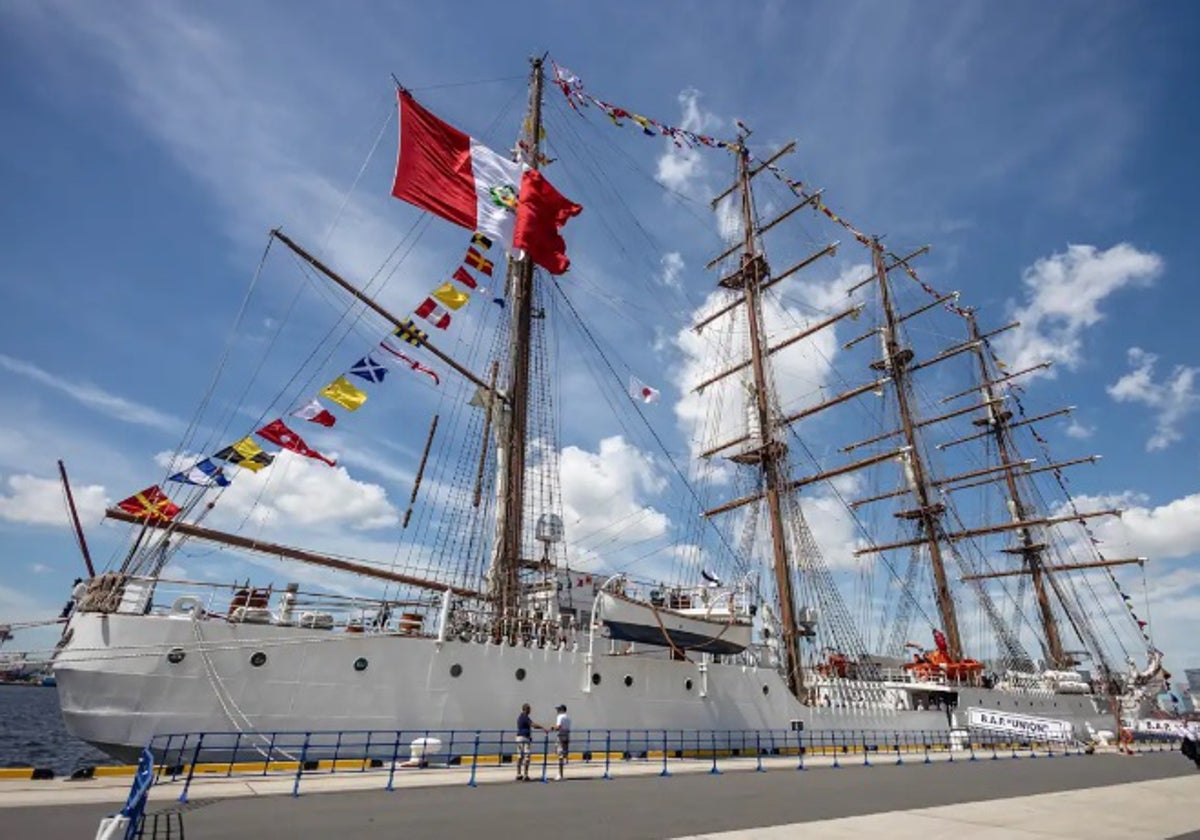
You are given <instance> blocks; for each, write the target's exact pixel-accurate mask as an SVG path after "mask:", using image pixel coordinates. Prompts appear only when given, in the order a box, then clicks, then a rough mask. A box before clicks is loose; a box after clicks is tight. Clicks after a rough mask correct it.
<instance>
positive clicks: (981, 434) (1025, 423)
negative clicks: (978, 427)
mask: <svg viewBox="0 0 1200 840" xmlns="http://www.w3.org/2000/svg"><path fill="white" fill-rule="evenodd" d="M1074 410H1075V406H1073V405H1069V406H1067V407H1066V408H1060V409H1057V410H1056V411H1048V412H1046V413H1045V414H1039V415H1038V416H1037V417H1029V418H1026V419H1025V420H1018V421H1017V422H1016V423H1009V424H1008V428H1010V429H1016V428H1018V427H1019V426H1028V425H1029V424H1030V423H1037V422H1038V421H1039V420H1049V419H1050V418H1051V417H1058V416H1059V415H1061V414H1070V413H1071V412H1072V411H1074ZM991 433H992V432H991V430H990V429H985V430H984V431H982V432H978V433H976V434H973V435H968V436H967V437H964V438H957V439H956V440H950V441H946V442H945V443H939V444H937V445H936V446H935V447H934V448H935V449H949V448H950V447H951V446H958V445H959V444H960V443H967V442H969V441H972V440H979V439H980V438H981V437H987V436H988V435H990V434H991Z"/></svg>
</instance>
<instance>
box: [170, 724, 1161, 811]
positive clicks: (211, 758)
mask: <svg viewBox="0 0 1200 840" xmlns="http://www.w3.org/2000/svg"><path fill="white" fill-rule="evenodd" d="M515 736H516V732H515V730H511V729H510V730H494V729H489V730H461V729H460V730H435V729H425V730H340V731H315V730H314V731H310V732H297V731H286V732H269V731H253V732H190V733H178V734H168V735H159V736H156V737H155V738H153V739H152V740H151V741H150V743H149V744H148V745H147V746H148V748H149V750H150V752H151V753H152V754H153V756H154V760H155V762H156V763H155V770H154V784H156V785H179V786H180V794H179V799H180V801H187V797H188V792H189V790H190V788H191V785H192V782H193V781H194V780H196V779H197V778H200V779H205V778H214V777H234V776H237V777H240V778H247V777H255V776H257V777H274V778H285V779H288V780H290V781H291V792H292V794H293V795H297V796H298V795H299V794H300V789H301V787H302V784H303V783H304V782H305V781H306V780H308V779H312V778H315V777H319V776H327V775H333V774H342V775H345V774H364V775H369V776H371V777H376V778H378V783H379V786H380V787H383V788H385V789H387V790H393V789H394V788H395V786H396V780H397V777H398V776H400V775H401V774H409V773H420V772H423V771H428V770H442V771H446V770H454V771H459V772H460V773H461V781H462V783H463V784H467V785H470V786H475V785H476V778H477V773H478V771H479V770H480V769H481V768H487V767H493V768H494V767H498V766H503V765H509V766H510V767H512V768H513V770H514V773H515V766H514V765H515V762H516V753H517V745H516V737H515ZM1134 746H1135V749H1136V750H1137V751H1159V750H1167V749H1176V748H1177V747H1178V740H1177V739H1173V738H1170V737H1168V736H1162V735H1151V734H1145V736H1144V737H1139V738H1137V739H1136V740H1135V742H1134ZM557 748H558V738H557V735H556V734H555V733H552V732H545V733H542V732H535V734H534V739H533V745H532V760H531V763H530V768H531V771H532V772H531V775H532V776H533V778H534V780H535V781H548V780H549V779H550V777H551V775H553V774H554V773H555V772H556V771H557V766H558V757H557ZM1085 749H1088V745H1086V744H1085V743H1084V742H1082V741H1078V740H1043V739H1032V740H1031V739H1030V738H1027V737H1022V736H1018V735H1012V734H1004V733H987V732H979V731H968V730H965V729H955V730H945V729H943V730H915V731H896V730H877V729H855V730H824V731H805V730H799V731H797V730H792V729H764V730H677V729H676V730H670V729H668V730H662V729H655V730H644V729H576V730H573V731H572V732H571V735H570V742H569V747H568V749H567V760H568V762H569V764H570V765H571V767H572V769H573V770H574V771H575V772H576V773H578V772H579V769H580V766H581V765H582V766H583V767H587V768H591V769H592V772H591V773H590V774H589V775H592V776H599V778H601V779H611V778H613V777H614V776H617V775H621V773H622V772H623V768H628V767H632V766H635V765H636V766H639V767H640V768H641V769H640V770H638V771H637V772H638V773H639V774H643V775H644V774H645V773H646V772H647V768H648V767H649V768H654V769H657V771H658V775H660V776H670V775H671V774H672V772H673V770H683V769H685V766H688V767H689V768H690V769H692V770H693V771H695V770H696V769H697V768H701V769H704V770H707V772H709V773H711V774H713V775H720V774H721V772H722V771H723V769H738V768H741V769H749V767H750V765H753V769H755V770H760V771H763V770H766V769H776V768H789V769H795V770H801V771H802V770H807V769H809V768H810V767H814V766H821V767H831V768H839V767H842V766H846V765H849V764H858V765H866V766H871V765H874V764H905V763H914V762H918V763H927V764H928V763H933V761H934V759H935V758H937V759H938V760H941V761H978V760H995V759H1000V758H1025V757H1028V758H1042V757H1046V758H1053V757H1056V756H1075V755H1080V754H1082V753H1083V752H1084V751H1085ZM1089 751H1090V750H1089Z"/></svg>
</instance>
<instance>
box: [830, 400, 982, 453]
mask: <svg viewBox="0 0 1200 840" xmlns="http://www.w3.org/2000/svg"><path fill="white" fill-rule="evenodd" d="M996 402H1003V399H997V400H996ZM988 405H989V403H976V404H974V405H969V406H967V407H966V408H958V409H955V410H954V411H948V412H946V413H945V414H939V415H937V416H936V417H926V418H925V419H923V420H918V421H917V422H916V423H914V424H913V426H914V427H915V428H918V429H923V428H924V427H926V426H932V425H933V424H934V423H940V422H942V421H943V420H950V419H952V418H954V417H958V416H959V415H962V414H969V413H971V412H972V411H977V410H979V409H981V408H987V407H988ZM903 432H904V429H893V430H892V431H890V432H885V433H884V434H881V435H875V437H871V438H867V439H866V440H860V441H857V442H856V443H851V444H847V445H846V446H843V447H842V452H853V451H854V450H855V449H862V448H863V447H864V446H870V445H871V444H872V443H879V441H881V440H887V439H888V438H893V437H895V436H896V435H899V434H903Z"/></svg>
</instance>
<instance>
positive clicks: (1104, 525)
mask: <svg viewBox="0 0 1200 840" xmlns="http://www.w3.org/2000/svg"><path fill="white" fill-rule="evenodd" d="M1075 504H1076V506H1077V507H1078V508H1079V510H1081V511H1085V512H1086V511H1095V510H1103V509H1107V508H1122V509H1123V510H1124V513H1123V514H1122V515H1121V517H1120V518H1119V519H1118V518H1116V517H1103V518H1100V519H1096V520H1093V521H1092V523H1091V525H1090V527H1091V529H1092V531H1093V532H1094V533H1095V534H1096V536H1097V538H1098V539H1100V540H1102V541H1103V542H1104V546H1103V548H1104V550H1105V553H1106V554H1113V556H1116V555H1115V553H1114V551H1113V550H1114V549H1120V550H1122V551H1128V552H1130V554H1129V555H1128V556H1136V557H1149V558H1150V559H1151V560H1152V561H1159V560H1172V559H1178V558H1182V557H1188V556H1191V555H1193V554H1200V493H1193V494H1191V495H1189V496H1183V497H1181V498H1178V499H1174V500H1172V501H1170V502H1167V503H1166V504H1163V505H1158V506H1157V507H1148V506H1147V505H1146V500H1145V497H1143V496H1140V495H1137V494H1134V493H1122V494H1112V495H1099V496H1076V497H1075ZM1122 556H1124V555H1122Z"/></svg>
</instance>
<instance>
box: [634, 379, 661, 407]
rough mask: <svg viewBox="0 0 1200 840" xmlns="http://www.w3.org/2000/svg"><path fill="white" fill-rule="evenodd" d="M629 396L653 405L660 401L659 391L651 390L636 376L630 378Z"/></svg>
mask: <svg viewBox="0 0 1200 840" xmlns="http://www.w3.org/2000/svg"><path fill="white" fill-rule="evenodd" d="M629 396H631V397H632V398H633V399H635V400H641V401H642V402H644V403H652V402H654V401H656V400H657V399H658V389H657V388H651V387H650V386H649V385H647V384H646V383H645V382H643V381H642V380H640V379H638V378H637V377H636V376H631V377H629Z"/></svg>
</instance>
